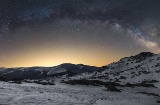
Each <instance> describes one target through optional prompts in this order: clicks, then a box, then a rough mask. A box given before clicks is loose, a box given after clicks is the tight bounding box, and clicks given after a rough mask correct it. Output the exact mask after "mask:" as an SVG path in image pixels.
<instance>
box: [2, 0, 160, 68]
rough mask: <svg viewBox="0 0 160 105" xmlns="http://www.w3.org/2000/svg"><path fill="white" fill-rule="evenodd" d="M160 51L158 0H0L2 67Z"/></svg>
mask: <svg viewBox="0 0 160 105" xmlns="http://www.w3.org/2000/svg"><path fill="white" fill-rule="evenodd" d="M146 51H147V52H148V51H149V52H153V53H160V0H0V67H30V66H55V65H59V64H62V63H74V64H86V65H92V66H99V67H100V66H103V65H107V64H109V63H112V62H115V61H118V60H119V59H120V58H122V57H126V56H131V55H135V54H138V53H140V52H146Z"/></svg>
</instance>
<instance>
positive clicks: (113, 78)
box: [71, 52, 160, 88]
mask: <svg viewBox="0 0 160 105" xmlns="http://www.w3.org/2000/svg"><path fill="white" fill-rule="evenodd" d="M80 78H81V79H96V80H101V81H108V82H115V83H120V84H122V85H124V84H128V83H129V84H138V83H145V84H154V86H156V87H159V88H160V54H153V53H150V52H142V53H140V54H138V55H135V56H131V57H126V58H122V59H120V60H119V61H118V62H114V63H112V64H109V65H107V66H103V67H102V68H101V69H100V70H99V71H96V72H93V73H83V75H79V76H76V77H71V79H80Z"/></svg>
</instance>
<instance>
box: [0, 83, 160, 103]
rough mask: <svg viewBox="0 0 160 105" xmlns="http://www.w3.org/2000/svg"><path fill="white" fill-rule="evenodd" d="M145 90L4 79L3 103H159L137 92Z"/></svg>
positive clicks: (0, 94)
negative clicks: (6, 80) (107, 88)
mask: <svg viewBox="0 0 160 105" xmlns="http://www.w3.org/2000/svg"><path fill="white" fill-rule="evenodd" d="M143 90H146V89H143V88H142V89H139V88H135V89H128V88H123V91H122V92H108V91H106V89H105V87H97V86H79V85H75V86H72V85H67V84H63V83H59V82H56V85H54V86H43V85H38V84H34V83H23V84H10V83H7V82H0V103H1V104H2V105H6V104H7V105H44V104H45V105H158V103H156V101H157V100H158V98H155V97H153V96H147V95H145V94H139V93H138V94H137V91H143ZM152 90H153V89H152ZM159 92H160V91H159Z"/></svg>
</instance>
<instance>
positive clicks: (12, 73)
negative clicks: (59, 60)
mask: <svg viewBox="0 0 160 105" xmlns="http://www.w3.org/2000/svg"><path fill="white" fill-rule="evenodd" d="M98 69H99V68H98V67H94V66H87V65H82V64H78V65H75V64H69V63H65V64H61V65H58V66H55V67H30V68H0V76H2V77H5V78H21V79H40V78H41V79H42V78H47V77H53V76H61V75H76V74H81V73H85V72H93V71H97V70H98Z"/></svg>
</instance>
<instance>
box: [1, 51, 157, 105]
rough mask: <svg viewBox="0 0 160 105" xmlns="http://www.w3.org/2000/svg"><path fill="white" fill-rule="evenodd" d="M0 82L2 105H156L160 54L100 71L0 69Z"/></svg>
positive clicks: (130, 59)
mask: <svg viewBox="0 0 160 105" xmlns="http://www.w3.org/2000/svg"><path fill="white" fill-rule="evenodd" d="M8 78H9V79H8ZM0 80H1V81H0V104H2V105H3V104H4V105H6V104H7V105H8V104H9V105H10V104H11V105H22V104H23V105H35V104H39V105H44V104H46V105H53V104H54V105H159V103H160V54H153V53H150V52H143V53H140V54H138V55H135V56H131V57H126V58H122V59H120V60H119V61H118V62H114V63H112V64H109V65H106V66H103V67H101V68H97V67H93V66H86V65H82V64H79V65H74V64H67V63H66V64H61V65H58V66H55V67H31V68H0ZM8 100H9V101H8Z"/></svg>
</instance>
